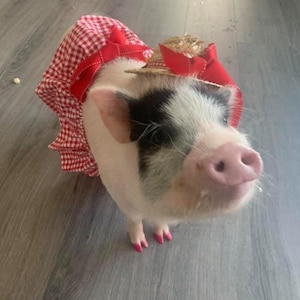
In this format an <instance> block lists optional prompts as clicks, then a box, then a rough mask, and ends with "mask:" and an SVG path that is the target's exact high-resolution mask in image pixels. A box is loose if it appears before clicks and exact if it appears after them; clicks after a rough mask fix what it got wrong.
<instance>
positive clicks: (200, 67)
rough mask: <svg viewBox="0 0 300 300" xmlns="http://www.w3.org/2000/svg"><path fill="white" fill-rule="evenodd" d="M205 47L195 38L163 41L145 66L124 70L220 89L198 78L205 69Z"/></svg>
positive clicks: (215, 84) (185, 37) (172, 38)
mask: <svg viewBox="0 0 300 300" xmlns="http://www.w3.org/2000/svg"><path fill="white" fill-rule="evenodd" d="M206 50H207V49H206V47H205V44H204V42H203V41H202V40H200V39H199V38H198V37H196V36H192V35H184V36H175V37H171V38H169V39H167V40H165V41H164V42H163V43H161V44H159V46H158V47H157V48H155V49H154V51H153V54H152V56H151V57H150V58H148V60H147V62H146V65H145V66H143V67H142V68H139V69H132V70H126V71H125V72H127V73H134V74H154V75H155V74H161V75H168V76H185V77H191V78H193V79H195V80H197V81H201V82H204V83H206V84H210V85H214V86H217V87H220V85H219V84H217V83H213V82H210V81H207V80H203V79H201V77H199V71H200V73H201V72H202V71H204V69H205V68H206V65H207V62H206V60H205V58H204V57H205V54H206Z"/></svg>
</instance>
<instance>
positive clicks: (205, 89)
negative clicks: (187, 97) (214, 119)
mask: <svg viewBox="0 0 300 300" xmlns="http://www.w3.org/2000/svg"><path fill="white" fill-rule="evenodd" d="M193 88H194V89H195V90H196V91H197V92H199V93H201V94H203V95H206V96H207V97H208V98H209V99H211V100H212V101H213V102H214V103H215V104H217V105H219V106H222V107H224V115H223V118H222V119H221V120H220V122H221V123H223V124H224V125H226V126H227V125H228V120H229V118H230V114H231V107H230V102H231V100H232V97H233V92H232V90H231V89H229V88H226V87H225V88H224V87H218V86H214V85H209V84H203V83H201V82H197V83H195V84H194V85H193Z"/></svg>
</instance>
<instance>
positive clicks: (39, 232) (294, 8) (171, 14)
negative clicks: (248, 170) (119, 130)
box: [0, 0, 300, 300]
mask: <svg viewBox="0 0 300 300" xmlns="http://www.w3.org/2000/svg"><path fill="white" fill-rule="evenodd" d="M101 12H103V13H105V14H108V15H110V16H112V17H115V18H118V19H120V20H121V21H123V22H124V23H125V24H127V25H128V26H129V27H130V28H132V29H133V30H134V31H135V32H136V33H138V34H139V35H140V36H141V37H142V38H143V39H144V40H145V41H146V42H147V43H148V44H150V45H151V46H155V45H156V43H157V42H159V41H160V40H163V39H164V38H166V37H168V36H171V35H178V34H182V33H184V32H188V33H192V34H197V35H199V36H200V37H202V38H203V39H204V40H205V41H206V42H211V41H215V42H216V43H217V46H218V52H219V57H220V60H222V62H223V63H224V64H225V66H226V68H227V69H228V70H229V72H230V73H231V74H232V76H233V77H234V78H235V79H236V81H237V82H238V84H239V85H240V87H241V88H242V90H243V93H244V100H245V107H246V108H245V111H244V117H243V119H242V123H241V129H242V130H243V131H246V132H249V133H250V136H251V139H252V143H253V145H254V146H255V147H256V148H257V149H259V150H260V151H261V153H262V156H263V159H264V162H265V176H264V178H263V179H262V182H261V186H262V187H263V192H262V193H259V194H258V195H257V197H256V199H255V200H254V201H253V202H252V203H251V204H249V205H248V207H246V208H245V209H244V210H242V211H240V212H238V213H236V214H234V215H231V216H226V217H223V218H217V219H209V220H203V221H201V222H200V223H190V224H181V225H178V226H175V227H174V228H173V236H174V240H173V241H172V242H171V243H165V244H164V245H158V244H157V243H156V242H155V241H154V239H153V238H152V237H151V231H150V228H149V226H146V234H147V235H148V240H149V244H150V246H149V248H148V249H147V250H145V251H144V252H143V253H142V254H141V255H140V254H137V253H135V252H134V251H133V250H132V249H131V245H130V244H129V242H128V239H127V237H126V234H125V226H124V216H123V215H122V214H121V213H120V211H119V210H118V209H117V207H116V205H115V204H114V203H113V202H112V201H111V199H110V197H109V195H108V194H107V193H106V191H105V189H104V187H103V186H102V184H101V182H100V180H98V179H97V178H93V179H91V178H88V177H86V176H84V175H81V174H66V173H62V172H61V171H60V161H59V157H58V155H57V154H56V153H54V152H51V151H50V150H48V149H47V145H48V144H49V143H50V142H51V141H52V140H53V139H54V138H55V136H56V133H57V129H58V122H57V119H56V116H55V115H54V114H53V113H52V112H50V111H49V110H48V109H47V108H46V107H45V106H44V105H43V104H42V103H41V101H40V100H39V99H38V98H37V97H36V96H35V95H34V89H35V86H36V84H37V83H38V81H39V79H40V78H41V75H42V72H43V71H44V70H45V68H46V67H47V65H48V63H49V62H50V60H51V57H52V54H53V52H54V50H55V48H56V45H57V42H58V41H59V39H60V37H61V35H62V34H63V32H64V31H65V30H66V28H68V27H69V26H70V25H71V24H72V23H73V22H75V21H76V19H77V18H78V17H79V16H80V15H83V14H91V13H94V14H97V13H101ZM299 13H300V3H299V1H297V0H289V1H287V0H275V1H273V0H262V1H248V0H225V1H224V0H222V1H221V0H216V1H208V0H204V1H199V0H184V1H181V0H166V1H158V0H155V1H135V0H125V1H118V0H114V1H108V0H107V1H104V0H102V1H99V0H97V1H96V0H91V1H89V2H84V1H79V0H72V1H59V0H54V1H33V0H28V1H25V2H24V1H23V2H22V1H14V2H12V1H8V0H3V1H1V3H0V52H1V62H0V89H1V100H0V145H1V147H0V171H1V172H0V265H1V270H0V295H1V297H0V299H1V300H2V299H4V300H15V299H22V300H23V299H33V300H35V299H51V300H52V299H64V300H71V299H72V300H73V299H88V300H94V299H105V300H106V299H113V300H115V299H120V300H123V299H130V300H132V299H133V300H134V299H155V300H156V299H158V300H160V299H172V300H173V299H180V300H181V299H189V300H196V299H197V300H198V299H205V300H219V299H220V300H223V299H224V300H227V299H230V300H240V299H243V300H244V299H246V300H248V299H249V300H250V299H251V300H265V299H267V300H277V299H278V300H283V299H284V300H286V299H287V300H289V299H291V300H297V299H300V233H299V228H300V202H299V201H298V199H299V194H300V186H299V184H298V182H299V180H300V176H299V174H300V173H299V167H300V165H299V159H298V149H300V138H299V133H298V129H297V128H299V127H300V102H299V94H300V86H299V79H300V78H299V77H300V73H299V70H300V68H299V63H300V59H299V49H300V40H299V38H298V35H299V32H300V19H299ZM15 76H17V77H20V78H21V84H20V85H13V84H12V83H11V79H12V78H13V77H15Z"/></svg>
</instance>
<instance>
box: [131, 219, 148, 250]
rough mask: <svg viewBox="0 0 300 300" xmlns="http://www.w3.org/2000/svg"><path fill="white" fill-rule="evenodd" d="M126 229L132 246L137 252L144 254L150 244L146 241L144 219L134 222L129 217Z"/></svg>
mask: <svg viewBox="0 0 300 300" xmlns="http://www.w3.org/2000/svg"><path fill="white" fill-rule="evenodd" d="M126 229H127V232H128V233H129V236H130V241H131V243H132V246H133V247H134V249H135V250H136V251H137V252H142V251H143V248H142V247H145V248H147V247H148V242H147V240H146V237H145V234H144V229H143V223H142V219H140V220H136V219H135V220H133V219H131V218H129V217H127V218H126Z"/></svg>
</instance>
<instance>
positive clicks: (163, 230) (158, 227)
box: [154, 223, 173, 244]
mask: <svg viewBox="0 0 300 300" xmlns="http://www.w3.org/2000/svg"><path fill="white" fill-rule="evenodd" d="M154 237H155V239H156V240H157V242H158V243H159V244H162V243H163V242H164V237H165V238H166V239H167V240H168V241H171V240H172V238H173V237H172V234H171V232H170V229H169V226H168V224H166V223H155V224H154Z"/></svg>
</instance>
